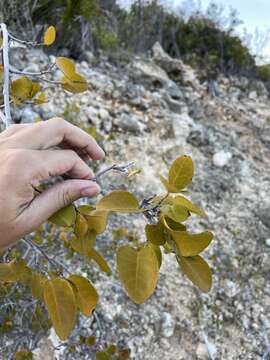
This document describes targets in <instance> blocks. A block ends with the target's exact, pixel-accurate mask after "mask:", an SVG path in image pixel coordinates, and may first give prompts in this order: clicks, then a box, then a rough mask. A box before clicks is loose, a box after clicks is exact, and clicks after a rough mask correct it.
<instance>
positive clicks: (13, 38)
mask: <svg viewBox="0 0 270 360" xmlns="http://www.w3.org/2000/svg"><path fill="white" fill-rule="evenodd" d="M9 37H10V38H11V39H12V40H13V41H15V42H17V43H19V44H23V45H26V46H33V47H36V46H44V43H38V42H35V41H26V40H21V39H18V38H16V37H15V36H14V35H11V34H9Z"/></svg>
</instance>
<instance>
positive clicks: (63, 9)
mask: <svg viewBox="0 0 270 360" xmlns="http://www.w3.org/2000/svg"><path fill="white" fill-rule="evenodd" d="M1 10H2V13H3V17H4V19H5V22H7V24H8V26H9V27H10V28H11V29H12V30H13V31H14V32H16V31H18V30H19V29H20V28H21V29H23V28H24V29H28V30H27V33H29V34H30V33H32V34H33V33H34V34H36V36H39V34H40V29H41V27H44V26H46V25H47V24H50V23H52V24H57V30H58V40H57V41H56V44H55V46H54V48H53V49H54V51H59V50H61V48H62V47H63V44H65V45H64V46H65V48H68V49H69V52H70V55H71V56H72V57H75V58H77V57H79V56H81V54H82V52H83V50H86V49H90V50H91V51H94V52H95V53H98V51H99V50H100V49H102V50H107V51H109V52H112V51H114V50H117V51H118V52H119V50H121V51H123V50H124V51H126V50H129V51H130V52H135V53H136V52H147V51H148V50H150V49H151V47H152V46H153V44H154V43H155V42H156V41H159V42H160V43H161V44H162V46H163V48H164V49H165V50H166V51H167V52H168V53H169V54H170V55H171V56H174V57H181V58H183V60H184V61H186V62H188V63H190V64H191V65H192V66H195V67H199V68H200V69H203V70H205V72H203V73H205V75H206V76H207V77H209V76H210V77H215V76H217V74H218V73H220V72H224V73H230V74H242V75H246V76H252V77H259V78H261V75H260V74H261V70H260V69H258V70H257V69H256V64H255V57H254V56H253V55H252V54H251V51H250V49H248V48H247V47H246V46H245V45H244V44H243V42H242V40H241V39H240V38H239V37H238V36H236V35H235V29H236V28H237V26H238V25H239V23H241V21H240V20H239V19H238V17H237V14H236V13H235V12H234V11H231V13H230V15H229V17H228V19H226V21H227V27H224V26H222V25H221V23H222V21H221V19H220V17H222V16H223V17H224V16H225V15H223V14H222V15H220V14H219V12H220V11H219V9H218V6H217V5H216V4H215V3H211V4H210V6H209V11H207V12H206V13H203V12H201V11H197V12H194V14H193V15H192V16H191V17H189V18H188V19H187V18H186V17H185V14H184V13H181V12H179V13H172V12H171V11H170V10H168V9H167V8H166V7H165V6H164V5H161V3H160V2H159V1H158V0H154V1H151V2H148V1H143V0H137V1H134V2H133V3H132V5H131V7H130V8H129V9H123V8H121V7H120V6H119V5H118V3H117V2H116V1H115V0H91V1H88V0H79V1H73V0H68V1H66V0H53V1H48V0H41V1H38V2H36V1H33V0H27V1H26V2H25V1H24V2H21V1H18V0H12V1H10V2H9V3H8V4H5V6H3V8H2V9H1V5H0V12H1ZM21 14H26V15H25V17H22V16H21ZM29 19H30V20H29ZM264 78H265V76H262V79H263V80H264Z"/></svg>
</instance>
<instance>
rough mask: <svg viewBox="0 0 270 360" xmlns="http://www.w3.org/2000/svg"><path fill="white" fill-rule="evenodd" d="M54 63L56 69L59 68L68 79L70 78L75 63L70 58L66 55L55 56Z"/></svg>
mask: <svg viewBox="0 0 270 360" xmlns="http://www.w3.org/2000/svg"><path fill="white" fill-rule="evenodd" d="M55 63H56V66H57V67H58V69H60V70H61V71H62V73H63V74H64V75H65V76H66V77H67V78H68V79H71V78H72V76H73V75H74V74H75V73H76V68H75V63H74V61H73V60H71V59H68V58H66V57H58V58H56V60H55Z"/></svg>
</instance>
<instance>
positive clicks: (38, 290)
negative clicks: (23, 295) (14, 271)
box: [30, 273, 47, 300]
mask: <svg viewBox="0 0 270 360" xmlns="http://www.w3.org/2000/svg"><path fill="white" fill-rule="evenodd" d="M46 281H47V278H46V276H45V275H43V274H41V273H35V274H33V275H32V279H31V283H30V286H31V294H32V296H33V298H35V299H37V300H43V292H44V284H45V282H46Z"/></svg>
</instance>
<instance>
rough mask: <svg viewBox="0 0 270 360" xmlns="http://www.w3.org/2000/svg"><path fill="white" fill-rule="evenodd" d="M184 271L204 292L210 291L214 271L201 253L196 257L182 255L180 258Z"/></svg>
mask: <svg viewBox="0 0 270 360" xmlns="http://www.w3.org/2000/svg"><path fill="white" fill-rule="evenodd" d="M179 264H180V267H181V269H182V271H183V272H184V273H185V274H186V275H187V277H188V278H189V280H191V281H192V282H193V284H194V285H196V286H198V287H199V288H200V289H201V290H202V291H203V292H208V291H210V289H211V287H212V272H211V269H210V268H209V266H208V264H207V262H206V261H205V260H204V259H203V258H202V257H201V256H199V255H197V256H194V257H181V258H180V260H179Z"/></svg>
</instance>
